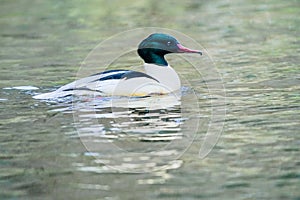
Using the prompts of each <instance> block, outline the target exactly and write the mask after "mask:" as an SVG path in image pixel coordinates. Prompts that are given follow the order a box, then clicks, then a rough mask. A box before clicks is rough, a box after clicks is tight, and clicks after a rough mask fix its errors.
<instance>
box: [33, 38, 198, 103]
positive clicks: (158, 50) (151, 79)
mask: <svg viewBox="0 0 300 200" xmlns="http://www.w3.org/2000/svg"><path fill="white" fill-rule="evenodd" d="M137 52H138V54H139V56H140V57H141V58H142V59H143V60H144V62H145V63H144V69H145V73H142V72H138V71H132V70H122V69H121V70H109V71H104V72H101V73H97V74H94V75H91V76H89V77H86V78H82V79H79V80H76V81H74V82H72V83H69V84H67V85H64V86H62V87H60V88H59V89H57V90H56V91H53V92H49V93H45V94H39V95H36V96H34V97H33V98H35V99H53V98H59V97H65V96H68V95H80V94H85V93H87V92H88V93H89V94H91V92H92V94H97V95H102V96H148V95H152V94H167V93H171V92H174V91H177V90H179V89H180V87H181V82H180V79H179V76H178V74H177V73H176V71H175V70H174V69H173V68H172V67H171V66H170V65H169V64H168V63H167V61H166V59H165V57H164V56H165V55H166V54H169V53H197V54H200V55H202V53H201V51H199V50H192V49H189V48H186V47H184V46H182V45H181V44H180V43H179V42H178V40H177V39H175V38H174V37H172V36H170V35H167V34H163V33H153V34H151V35H149V36H148V37H147V38H146V39H144V40H143V41H142V42H141V43H140V44H139V46H138V50H137Z"/></svg>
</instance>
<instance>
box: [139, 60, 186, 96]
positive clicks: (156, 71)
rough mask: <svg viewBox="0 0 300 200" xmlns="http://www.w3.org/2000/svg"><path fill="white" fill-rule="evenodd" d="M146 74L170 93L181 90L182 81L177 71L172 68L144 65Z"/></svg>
mask: <svg viewBox="0 0 300 200" xmlns="http://www.w3.org/2000/svg"><path fill="white" fill-rule="evenodd" d="M144 68H145V71H146V74H148V75H149V76H152V77H153V78H155V79H156V80H158V81H159V83H160V84H162V85H163V86H164V87H166V88H167V89H168V90H169V91H170V92H172V91H176V90H179V89H180V87H181V83H180V79H179V76H178V74H177V73H176V71H175V70H174V69H173V68H172V67H171V66H169V65H168V66H159V65H155V64H148V63H145V64H144Z"/></svg>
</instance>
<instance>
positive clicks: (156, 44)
mask: <svg viewBox="0 0 300 200" xmlns="http://www.w3.org/2000/svg"><path fill="white" fill-rule="evenodd" d="M168 53H197V54H200V55H202V53H201V51H198V50H193V49H189V48H186V47H184V46H182V45H181V44H180V43H179V42H178V40H176V39H175V38H174V37H172V36H170V35H167V34H164V33H153V34H151V35H149V36H148V37H147V38H146V39H144V40H143V41H142V42H141V43H140V44H139V47H138V54H139V56H140V57H141V58H142V59H143V60H144V61H145V63H149V64H156V65H161V66H167V65H168V63H167V61H166V60H165V58H164V56H165V55H166V54H168Z"/></svg>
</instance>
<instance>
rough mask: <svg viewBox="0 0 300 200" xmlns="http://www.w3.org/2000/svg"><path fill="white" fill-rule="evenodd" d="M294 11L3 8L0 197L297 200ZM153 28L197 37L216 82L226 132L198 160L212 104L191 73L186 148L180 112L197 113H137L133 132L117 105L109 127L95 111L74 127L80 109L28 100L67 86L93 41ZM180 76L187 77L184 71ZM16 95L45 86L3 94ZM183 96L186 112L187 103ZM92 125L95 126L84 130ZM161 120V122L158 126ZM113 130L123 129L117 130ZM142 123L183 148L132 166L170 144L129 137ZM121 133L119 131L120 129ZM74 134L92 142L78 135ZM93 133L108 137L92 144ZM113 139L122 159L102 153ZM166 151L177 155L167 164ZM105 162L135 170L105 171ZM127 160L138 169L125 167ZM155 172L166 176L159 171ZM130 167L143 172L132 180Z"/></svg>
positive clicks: (35, 0) (131, 5)
mask: <svg viewBox="0 0 300 200" xmlns="http://www.w3.org/2000/svg"><path fill="white" fill-rule="evenodd" d="M299 7H300V2H299V1H298V0H294V1H293V0H291V1H278V0H271V1H254V0H247V1H239V0H236V1H196V0H194V1H193V0H189V1H181V2H176V3H175V2H174V1H109V2H108V1H100V0H91V1H81V0H75V1H69V2H65V1H56V0H55V1H39V0H31V1H30V0H22V1H21V0H16V1H8V0H2V1H1V6H0V10H1V12H0V27H1V28H0V58H1V60H0V91H1V96H0V109H1V121H0V125H1V132H0V199H247V200H248V199H249V200H250V199H293V200H296V199H300V191H299V188H300V159H299V158H300V155H299V151H300V148H299V146H300V136H299V130H300V125H299V124H300V123H299V121H300V118H299V116H300V110H299V108H300V105H299V103H300V93H299V91H300V90H299V89H300V88H299V86H300V76H299V74H300V73H299V72H300V70H299V63H300V59H299V53H300V48H299V46H300V43H299V35H300V28H299V27H300V18H299V16H300V9H299ZM149 26H152V27H153V26H155V27H162V28H169V29H174V30H177V31H180V32H182V33H185V34H187V35H188V36H190V37H191V38H193V39H195V40H196V41H197V42H198V43H200V44H201V45H202V46H203V47H205V48H206V51H207V52H208V54H209V55H210V56H211V57H212V60H213V61H214V63H215V66H216V67H217V69H218V71H219V73H220V75H221V77H222V79H223V83H224V87H225V91H226V113H227V114H226V118H225V124H224V129H223V132H222V135H221V137H220V138H219V141H218V143H217V145H216V146H215V147H214V149H213V150H212V151H211V152H210V154H208V156H207V157H206V158H205V159H200V158H199V157H198V153H199V149H200V147H201V141H202V139H203V136H204V135H205V133H206V131H207V129H208V125H209V122H210V117H209V116H210V114H211V102H212V101H214V99H213V98H212V99H210V98H208V96H209V93H208V90H207V88H206V85H205V83H204V82H203V80H200V79H197V78H195V77H194V74H193V73H192V72H190V74H189V72H188V71H187V72H185V75H186V77H190V80H189V81H188V82H189V84H191V85H190V86H188V88H192V89H193V91H195V92H196V96H197V98H198V99H197V101H198V103H199V107H200V114H199V116H198V118H197V119H199V121H200V124H199V129H198V132H197V134H196V136H195V138H193V143H192V145H191V146H186V144H187V143H188V142H189V141H187V143H184V144H185V145H182V144H181V143H180V141H184V139H185V138H188V137H187V136H189V133H190V130H189V129H188V128H191V127H192V126H193V125H194V123H191V122H190V120H192V119H189V118H186V115H188V116H189V115H192V114H195V113H193V112H192V111H189V110H188V108H187V110H186V111H187V112H186V113H184V114H183V116H178V113H179V112H180V108H178V105H175V106H172V107H171V108H166V109H163V110H160V111H151V112H150V114H152V115H151V117H148V118H147V119H145V117H144V115H143V114H145V113H143V111H141V110H139V109H138V108H133V109H131V110H130V115H131V116H132V115H134V116H135V119H136V121H137V122H141V121H143V120H144V121H143V124H141V123H140V124H137V123H131V121H130V119H129V118H126V116H128V115H126V112H128V110H122V109H121V108H118V110H116V112H118V113H119V114H120V115H119V117H120V118H118V119H119V121H117V122H118V123H115V124H111V123H110V120H111V119H112V118H113V117H111V116H107V115H106V114H107V113H109V112H111V111H110V110H109V107H108V106H105V105H103V106H101V105H97V106H98V107H96V113H97V114H98V115H97V117H95V116H93V115H90V114H91V113H90V110H85V111H84V112H83V113H81V114H83V117H82V120H83V121H84V120H86V121H85V123H82V124H81V126H82V127H81V126H80V125H78V124H77V122H76V120H75V119H74V118H73V114H74V110H76V105H75V106H74V105H73V107H72V104H70V102H60V103H58V102H45V101H38V100H34V99H32V95H33V94H34V93H35V92H47V91H49V90H53V89H55V88H57V87H58V86H61V85H63V84H66V83H68V82H70V81H72V80H74V79H75V77H76V73H77V72H78V70H79V66H80V63H81V62H82V61H83V60H84V59H85V57H86V56H87V54H88V53H89V52H90V51H91V50H92V49H93V48H94V47H95V46H96V45H97V44H98V43H99V42H101V41H103V40H105V39H106V38H108V37H110V36H111V35H114V34H117V33H120V32H122V31H126V30H130V29H133V28H140V27H149ZM105 53H113V52H105ZM208 54H206V55H208ZM129 56H130V57H129V58H127V60H126V62H128V63H131V62H132V61H133V60H136V59H137V57H136V55H135V54H129ZM172 58H173V57H170V60H172ZM175 59H176V58H174V60H175ZM203 59H204V60H205V59H206V57H205V56H204V58H203ZM175 65H176V64H175ZM203 68H205V67H204V66H203ZM178 69H179V70H181V71H184V66H183V67H181V68H180V67H179V68H178ZM203 74H205V72H203ZM210 81H211V82H212V83H214V80H210ZM14 86H35V87H38V88H40V89H39V90H34V91H28V90H26V91H25V90H16V89H7V88H11V87H14ZM2 88H6V89H2ZM189 91H190V90H188V91H187V95H186V96H185V97H184V98H185V100H184V102H185V105H194V103H195V99H193V98H190V97H189V95H190V94H189ZM193 97H195V96H193ZM94 103H95V102H94ZM93 106H94V105H93ZM93 108H94V107H93ZM127 114H128V113H127ZM136 115H139V116H138V117H136ZM124 116H125V117H124ZM90 118H93V119H96V120H98V122H99V124H100V125H101V127H93V126H92V125H91V124H89V121H87V120H89V119H90ZM178 119H179V120H181V123H183V127H182V129H179V130H178V129H176V127H177V126H175V125H174V124H173V123H171V122H175V121H176V120H178ZM128 120H129V121H128ZM147 120H148V121H147ZM155 120H156V121H155ZM157 121H159V122H160V121H164V122H168V123H164V124H159V125H157V124H156V123H157ZM169 122H170V123H171V124H169ZM176 122H177V121H176ZM124 124H126V126H125V128H126V130H127V132H126V131H125V128H124V126H123V125H124ZM116 125H118V127H117V128H119V129H113V128H116V127H114V126H116ZM147 125H149V126H150V127H151V130H152V131H153V133H154V134H157V131H155V130H154V129H155V128H153V127H159V130H160V129H162V131H161V132H162V133H164V134H171V136H172V137H175V138H177V139H176V140H175V141H178V144H179V145H178V146H176V145H173V146H171V147H169V148H170V149H169V150H168V151H167V150H166V151H159V152H158V153H159V154H157V155H148V156H147V155H146V156H144V154H143V156H136V157H135V156H134V155H135V154H134V152H143V153H145V154H146V153H147V150H148V149H153V148H162V147H163V146H164V145H166V143H167V141H164V140H160V141H159V142H149V138H148V139H147V138H146V140H145V137H144V136H145V135H143V134H145V129H137V131H132V128H133V127H134V128H136V127H137V126H139V127H140V128H141V127H142V128H143V127H147ZM152 125H153V126H152ZM154 125H155V126H154ZM173 126H174V127H173ZM120 127H121V131H120V133H119V132H118V131H115V130H120ZM122 127H123V128H122ZM185 127H186V129H184V128H185ZM79 130H81V131H83V132H84V131H85V132H84V133H85V134H87V135H84V137H79V136H78V131H79ZM95 130H97V131H98V132H99V130H105V131H104V132H105V133H107V135H105V137H104V136H103V135H102V136H103V137H102V136H101V137H98V136H97V137H95V135H92V136H91V134H90V133H91V132H93V131H95ZM159 130H158V131H159ZM114 131H115V132H114ZM146 131H149V130H146ZM140 135H142V136H143V138H141V137H139V136H140ZM146 136H147V137H150V139H151V137H152V136H151V135H150V136H149V133H148V135H147V134H146ZM160 136H161V135H160ZM82 138H84V139H85V138H88V139H89V140H91V141H92V142H95V141H98V142H99V141H100V142H99V146H100V147H101V148H103V149H102V150H103V152H99V151H97V153H95V152H88V151H87V150H86V146H85V145H84V144H85V143H84V141H85V140H84V139H82ZM108 140H109V141H110V140H112V141H113V142H114V143H116V144H117V145H118V146H119V147H122V148H124V149H126V148H127V149H126V150H128V152H129V153H128V152H127V153H125V154H122V153H120V154H119V153H118V154H116V153H115V152H111V149H109V148H107V149H106V148H105V147H104V146H105V145H103V144H107V143H105V141H106V142H109V141H108ZM147 141H148V142H147ZM101 142H102V143H103V144H102V143H101ZM174 144H177V143H174ZM99 146H98V147H99ZM185 147H188V148H187V149H185ZM132 152H133V153H132ZM172 152H184V154H183V155H181V156H180V157H179V158H177V159H173V158H172V159H171V160H168V158H169V156H172V155H173V153H172ZM164 156H165V157H164ZM108 159H111V160H113V161H114V163H113V164H114V166H119V167H120V166H122V167H124V166H125V167H127V168H131V169H132V170H131V171H129V172H128V171H127V172H126V171H122V170H118V169H119V168H118V167H116V168H117V169H115V168H110V167H107V166H110V165H105V162H107V160H108ZM131 160H134V161H136V163H135V165H130V163H131ZM111 162H112V161H111ZM128 163H129V164H128ZM162 163H163V164H165V168H159V167H158V166H161V165H163V164H162ZM126 164H127V165H126ZM136 167H137V168H140V169H141V168H142V170H139V171H142V172H143V170H144V171H147V172H143V173H133V171H134V170H135V168H136ZM122 169H123V168H122Z"/></svg>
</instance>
